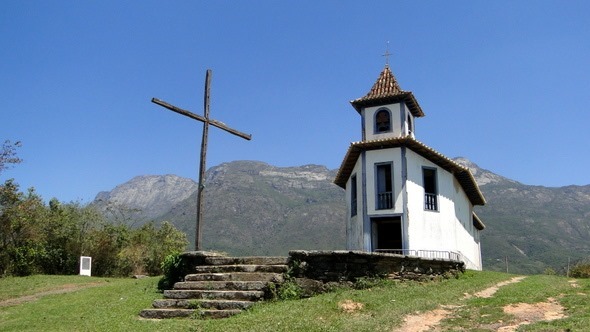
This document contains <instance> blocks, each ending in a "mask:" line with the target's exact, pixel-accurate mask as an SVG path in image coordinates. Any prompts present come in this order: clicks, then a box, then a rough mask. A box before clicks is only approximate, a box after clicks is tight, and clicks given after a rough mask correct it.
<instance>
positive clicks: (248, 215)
mask: <svg viewBox="0 0 590 332" xmlns="http://www.w3.org/2000/svg"><path fill="white" fill-rule="evenodd" d="M454 161H455V162H457V163H459V164H461V165H463V166H465V167H468V168H469V169H470V170H471V172H472V174H473V175H474V177H475V179H476V181H477V183H478V184H479V186H480V188H481V191H482V192H483V194H484V196H485V197H486V200H487V204H486V205H485V206H483V207H479V206H478V207H476V210H475V211H476V213H477V214H478V215H479V216H480V218H481V219H482V220H483V222H484V223H485V224H486V229H485V230H484V231H483V233H482V257H483V261H484V269H489V270H501V271H505V270H506V269H508V271H509V272H513V273H542V272H544V271H546V270H547V269H549V268H550V269H552V270H555V271H558V272H559V271H563V270H564V269H566V267H567V265H568V263H570V264H573V263H574V262H576V261H577V260H580V259H584V258H587V257H588V256H590V185H586V186H566V187H558V188H551V187H543V186H531V185H525V184H522V183H520V182H518V181H515V180H511V179H508V178H505V177H503V176H500V175H498V174H495V173H493V172H491V171H488V170H485V169H482V168H480V167H478V166H477V165H476V164H475V163H473V162H471V161H469V160H468V159H465V158H455V159H454ZM335 175H336V170H329V169H327V168H326V167H324V166H318V165H305V166H299V167H276V166H272V165H269V164H266V163H263V162H259V161H234V162H229V163H223V164H221V165H218V166H215V167H211V168H210V169H209V170H208V171H207V173H206V181H205V198H204V203H205V210H204V218H203V224H202V231H203V233H202V240H203V246H204V249H207V250H217V251H222V252H227V253H229V254H232V255H285V254H287V252H288V251H289V250H294V249H309V250H311V249H317V250H320V249H324V250H331V249H343V248H345V223H344V220H345V215H346V205H345V199H344V190H342V189H341V188H339V187H337V186H336V185H334V184H333V183H332V181H333V179H334V177H335ZM196 190H197V184H196V183H195V182H194V181H193V180H191V179H186V178H181V177H178V176H175V175H151V176H138V177H135V178H133V179H131V180H130V181H128V182H126V183H123V184H121V185H119V186H117V187H116V188H114V189H113V190H111V191H109V192H101V193H99V194H98V195H97V196H96V199H95V200H94V202H93V203H92V204H94V205H95V206H97V207H98V208H100V209H102V210H103V211H105V212H107V215H109V216H110V217H111V218H113V219H118V220H119V221H123V222H126V223H130V224H132V225H134V226H139V225H141V224H142V223H145V222H148V221H155V222H161V221H164V220H167V221H170V222H172V223H173V224H174V225H175V226H176V227H177V228H178V229H180V230H182V231H184V232H186V233H187V235H188V238H189V241H190V243H193V242H194V236H195V235H194V232H195V231H194V229H195V219H196V202H197V198H196Z"/></svg>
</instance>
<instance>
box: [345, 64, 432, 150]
mask: <svg viewBox="0 0 590 332" xmlns="http://www.w3.org/2000/svg"><path fill="white" fill-rule="evenodd" d="M350 103H351V104H352V106H353V107H354V108H355V109H356V111H357V112H358V113H359V114H360V115H361V123H362V140H363V141H367V140H375V139H388V138H399V137H407V136H410V137H414V132H415V128H414V119H415V118H419V117H423V116H424V112H422V108H420V105H419V104H418V101H417V100H416V98H415V97H414V94H413V93H412V92H410V91H404V90H402V89H401V88H400V86H399V84H398V83H397V80H396V79H395V76H393V73H392V72H391V69H390V68H389V65H388V64H386V65H385V68H383V71H381V74H379V78H378V79H377V81H376V82H375V84H373V87H372V88H371V90H370V91H369V93H367V94H366V95H365V96H364V97H361V98H358V99H355V100H353V101H351V102H350Z"/></svg>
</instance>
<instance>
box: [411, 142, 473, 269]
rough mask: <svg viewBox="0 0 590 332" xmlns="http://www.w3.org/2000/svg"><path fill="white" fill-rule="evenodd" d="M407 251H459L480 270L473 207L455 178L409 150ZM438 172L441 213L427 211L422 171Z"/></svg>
mask: <svg viewBox="0 0 590 332" xmlns="http://www.w3.org/2000/svg"><path fill="white" fill-rule="evenodd" d="M406 157H407V167H408V168H407V169H408V182H407V191H408V216H407V218H408V248H409V249H422V250H441V251H454V252H460V253H461V254H463V255H464V256H466V257H467V258H468V259H469V260H470V261H471V262H473V263H474V266H469V267H470V268H473V269H481V254H480V245H479V241H476V240H475V236H476V235H475V233H476V232H477V230H475V229H474V228H473V224H472V211H473V210H472V205H471V203H470V201H469V199H468V198H467V196H466V195H465V192H464V191H463V188H462V187H461V186H460V185H459V183H458V182H457V180H456V178H455V177H454V176H453V175H452V174H451V173H449V172H447V171H446V170H444V169H442V168H441V167H438V166H437V165H436V164H434V163H432V162H431V161H429V160H428V159H426V158H424V157H422V156H420V155H418V154H417V153H415V152H413V151H412V150H410V149H408V150H407V152H406ZM423 167H430V168H435V169H436V170H437V172H436V173H437V188H438V211H426V210H425V209H424V187H423V183H422V182H423V178H422V168H423Z"/></svg>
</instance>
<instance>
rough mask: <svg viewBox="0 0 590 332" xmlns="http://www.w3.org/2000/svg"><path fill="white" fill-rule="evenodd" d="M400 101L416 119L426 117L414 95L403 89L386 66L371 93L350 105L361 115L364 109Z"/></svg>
mask: <svg viewBox="0 0 590 332" xmlns="http://www.w3.org/2000/svg"><path fill="white" fill-rule="evenodd" d="M399 101H404V102H405V103H406V104H407V105H408V108H409V110H410V112H412V115H414V116H415V117H422V116H424V112H422V108H421V107H420V105H419V104H418V101H417V100H416V98H415V97H414V94H413V93H412V92H410V91H404V90H402V89H401V87H400V86H399V83H398V82H397V80H396V79H395V76H393V73H392V72H391V69H389V66H388V65H386V66H385V68H384V69H383V71H382V72H381V74H379V78H378V79H377V81H376V82H375V84H373V87H372V88H371V91H369V93H367V94H366V95H365V96H364V97H361V98H358V99H355V100H353V101H351V102H350V103H351V104H352V106H353V107H354V108H355V109H356V110H357V112H359V113H360V112H361V109H362V108H363V107H369V106H376V105H384V104H387V103H395V102H399Z"/></svg>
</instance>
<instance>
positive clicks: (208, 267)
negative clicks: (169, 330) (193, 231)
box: [139, 256, 287, 319]
mask: <svg viewBox="0 0 590 332" xmlns="http://www.w3.org/2000/svg"><path fill="white" fill-rule="evenodd" d="M192 270H193V272H194V273H191V274H188V275H186V276H185V278H184V281H182V282H177V283H175V284H174V288H173V289H171V290H166V291H164V299H160V300H155V301H154V302H153V304H152V306H153V308H152V309H145V310H142V311H141V313H140V314H139V315H140V316H141V317H143V318H155V319H162V318H175V317H193V316H195V317H202V318H225V317H229V316H233V315H235V314H238V313H240V312H241V311H242V310H244V309H247V308H248V307H250V306H252V305H253V304H254V303H256V302H257V301H261V300H263V299H264V298H265V295H266V294H265V288H266V286H267V284H268V283H269V282H274V283H281V282H282V281H283V274H284V273H285V272H287V257H225V256H209V257H205V258H204V263H201V264H199V265H197V266H195V267H194V269H192Z"/></svg>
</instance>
